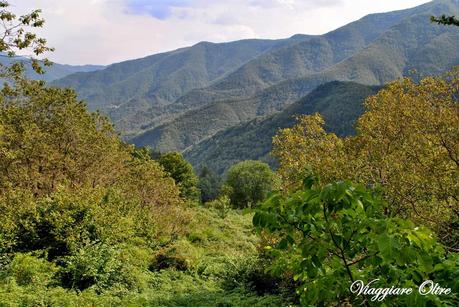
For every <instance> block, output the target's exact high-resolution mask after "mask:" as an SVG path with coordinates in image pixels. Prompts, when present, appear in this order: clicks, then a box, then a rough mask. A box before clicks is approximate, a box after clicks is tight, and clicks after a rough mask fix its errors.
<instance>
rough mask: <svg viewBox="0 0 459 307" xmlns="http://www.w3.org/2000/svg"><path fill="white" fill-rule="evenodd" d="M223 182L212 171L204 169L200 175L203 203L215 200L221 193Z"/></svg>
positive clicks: (199, 185) (199, 184)
mask: <svg viewBox="0 0 459 307" xmlns="http://www.w3.org/2000/svg"><path fill="white" fill-rule="evenodd" d="M220 186H221V180H220V178H219V177H218V176H217V174H215V173H214V172H212V171H211V170H210V169H208V168H207V167H203V168H202V170H201V172H200V173H199V183H198V187H199V190H200V191H201V201H202V202H203V203H205V202H208V201H210V200H214V199H216V198H217V197H218V194H219V192H220Z"/></svg>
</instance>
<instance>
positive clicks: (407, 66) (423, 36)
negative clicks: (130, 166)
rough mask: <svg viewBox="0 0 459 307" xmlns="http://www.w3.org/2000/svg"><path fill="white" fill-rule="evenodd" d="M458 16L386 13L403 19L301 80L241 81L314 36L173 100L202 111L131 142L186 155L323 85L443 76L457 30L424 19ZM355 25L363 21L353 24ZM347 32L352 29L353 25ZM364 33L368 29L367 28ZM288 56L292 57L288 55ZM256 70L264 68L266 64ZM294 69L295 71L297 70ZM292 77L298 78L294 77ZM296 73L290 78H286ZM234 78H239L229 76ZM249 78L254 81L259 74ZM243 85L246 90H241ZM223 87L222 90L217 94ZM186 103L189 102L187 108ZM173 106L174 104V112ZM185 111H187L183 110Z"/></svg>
mask: <svg viewBox="0 0 459 307" xmlns="http://www.w3.org/2000/svg"><path fill="white" fill-rule="evenodd" d="M458 11H459V5H458V4H457V2H454V1H435V2H433V3H428V4H426V5H423V6H420V7H417V8H415V9H410V10H405V11H401V12H395V13H387V14H388V16H391V14H395V15H396V16H403V18H402V19H399V20H398V23H396V24H394V25H392V26H391V27H389V28H388V29H386V30H385V31H384V32H382V33H380V34H379V36H378V38H377V39H376V40H374V41H372V42H371V43H369V44H368V45H367V46H366V47H365V48H362V49H361V50H360V51H358V52H355V54H353V55H351V56H349V57H347V58H346V59H344V60H342V61H338V62H337V63H336V64H335V65H330V66H329V67H327V68H325V69H322V70H321V71H317V72H311V73H306V74H305V75H304V76H303V77H299V78H292V79H287V80H283V81H279V80H282V78H281V77H279V78H278V79H276V80H275V81H273V83H274V85H271V86H269V87H264V86H262V85H261V84H269V82H268V81H266V80H268V79H269V78H271V79H270V80H273V77H272V74H269V73H265V74H262V75H263V76H264V79H263V80H264V81H263V82H261V81H260V80H261V78H259V77H253V76H252V77H251V78H246V77H245V76H246V74H245V72H246V71H249V69H248V68H247V67H254V66H255V67H257V66H256V65H255V64H254V63H260V62H268V61H264V59H266V58H282V57H275V56H274V55H277V54H279V53H282V52H284V51H286V50H290V51H292V50H296V48H297V47H298V46H303V47H304V46H308V45H310V44H313V43H314V42H315V41H316V40H317V37H313V38H310V39H309V40H307V41H304V42H301V43H297V44H294V45H293V46H286V47H283V48H279V49H277V50H275V51H273V52H269V53H265V54H263V55H261V56H260V57H258V58H256V59H254V60H252V61H250V62H249V63H247V64H245V65H244V66H242V67H241V68H240V69H238V70H237V71H235V72H234V73H232V74H230V75H229V76H228V77H226V78H224V79H222V80H221V81H219V82H217V83H215V84H214V85H211V86H210V87H208V88H205V89H199V90H194V91H191V92H190V93H189V94H187V95H185V96H184V97H182V98H180V99H179V100H178V101H177V104H178V106H179V105H184V106H188V107H189V106H190V105H192V104H194V105H199V101H203V102H202V103H201V104H202V105H203V106H202V107H197V108H194V109H192V110H189V111H187V112H184V113H183V114H181V115H180V112H177V111H176V112H175V113H176V114H179V115H178V117H177V118H175V119H174V120H171V121H169V122H167V123H162V124H161V125H159V126H157V127H154V126H153V128H152V129H150V130H148V131H146V132H144V133H142V134H140V135H138V136H136V137H135V138H133V139H132V142H134V143H135V144H138V145H142V146H151V147H153V148H155V149H157V150H161V151H168V150H185V149H187V148H189V147H190V146H193V145H194V144H197V143H199V142H200V141H202V140H203V139H206V138H208V137H210V136H212V135H213V134H215V133H217V132H218V131H221V130H224V129H226V128H228V127H231V126H234V125H237V124H239V123H241V122H244V121H247V120H250V119H252V118H255V117H257V116H264V115H268V114H271V113H273V112H276V111H279V110H281V109H282V108H284V107H285V106H286V105H289V104H290V103H293V102H294V101H296V100H297V99H299V98H300V97H302V96H304V95H305V94H307V93H308V92H309V91H311V90H312V89H314V88H315V87H317V86H318V85H320V84H323V83H325V82H329V81H333V80H342V81H355V82H358V83H362V84H368V85H381V84H385V83H386V82H388V81H391V80H394V79H397V78H400V77H402V76H404V75H407V74H409V73H410V71H411V70H413V69H415V70H416V71H417V72H418V74H420V75H426V74H437V73H440V72H442V71H445V70H447V69H449V68H450V67H452V66H454V65H458V64H459V29H458V28H457V27H445V26H439V25H434V24H432V23H430V21H429V17H430V16H431V15H438V14H441V13H448V14H453V15H454V14H455V13H456V12H458ZM381 16H384V14H377V15H374V16H373V17H372V18H369V17H366V18H364V19H362V20H367V21H368V20H380V19H381ZM392 20H393V19H392ZM360 22H362V21H359V22H357V23H360ZM349 27H351V28H354V26H353V24H351V25H349ZM344 28H346V27H344ZM357 28H360V27H357ZM366 28H370V27H369V26H367V27H366ZM339 31H344V30H343V29H341V30H337V31H334V32H332V33H333V35H334V36H336V35H337V34H336V33H338V32H339ZM353 32H354V31H353ZM327 35H331V34H327ZM338 37H342V36H338ZM353 37H355V35H354V36H353ZM288 54H292V53H286V54H283V57H284V58H289V56H288ZM293 54H297V53H295V52H293ZM316 58H320V56H316ZM289 59H291V57H290V58H289ZM262 60H263V61H262ZM293 62H294V63H296V62H295V61H293ZM288 63H289V61H285V62H284V65H283V66H282V65H277V66H276V67H285V66H288ZM261 66H263V67H268V65H267V64H266V63H265V64H264V65H261ZM294 66H295V67H299V66H300V65H299V64H298V65H294ZM258 67H259V66H258ZM254 70H255V69H254ZM241 71H242V72H243V73H241ZM278 71H281V70H278ZM283 71H284V72H285V71H286V70H283ZM290 71H293V69H291V70H290ZM297 73H298V74H299V72H297ZM295 74H296V73H292V74H291V75H290V76H294V75H295ZM235 75H237V76H238V77H237V78H236V77H234V76H235ZM253 75H254V76H258V75H260V74H253ZM266 76H270V77H269V78H268V77H266ZM238 79H239V80H244V82H240V83H237V80H238ZM228 80H233V81H232V82H233V83H235V84H236V85H235V86H234V87H235V88H236V90H234V91H233V90H231V87H230V86H228V85H229V84H231V82H230V81H228ZM251 80H252V81H253V82H252V83H251ZM277 81H279V82H277ZM222 84H225V86H223V85H222ZM244 84H246V85H247V84H249V85H248V86H246V87H244ZM250 84H258V85H259V87H258V90H254V91H252V90H251V89H250V88H252V89H253V88H256V87H257V85H254V87H251V86H250ZM222 88H225V89H224V90H221V89H222ZM244 90H247V91H246V93H245V94H244V93H242V94H241V91H244ZM223 92H224V94H223ZM253 93H254V94H253ZM251 94H252V95H251ZM245 95H249V96H245ZM187 100H189V101H188V102H187V103H186V101H187ZM184 101H185V102H184ZM178 106H177V105H175V107H176V108H178ZM184 109H186V108H185V107H184Z"/></svg>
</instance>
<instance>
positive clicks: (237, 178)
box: [224, 160, 275, 208]
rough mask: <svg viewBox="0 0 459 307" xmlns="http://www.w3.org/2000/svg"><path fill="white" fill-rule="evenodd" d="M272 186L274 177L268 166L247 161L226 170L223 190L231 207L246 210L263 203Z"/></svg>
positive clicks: (258, 162)
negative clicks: (228, 198)
mask: <svg viewBox="0 0 459 307" xmlns="http://www.w3.org/2000/svg"><path fill="white" fill-rule="evenodd" d="M274 185H275V175H274V172H273V171H272V170H271V168H270V167H269V165H268V164H266V163H264V162H260V161H251V160H248V161H242V162H239V163H237V164H235V165H233V166H232V167H231V168H230V169H229V170H228V173H227V175H226V181H225V187H224V189H226V193H228V196H229V197H230V200H231V203H232V205H233V206H235V207H237V208H247V207H251V206H254V205H256V204H257V203H259V202H260V201H263V200H264V199H265V198H266V196H267V195H268V193H269V192H270V191H271V190H272V189H273V188H274Z"/></svg>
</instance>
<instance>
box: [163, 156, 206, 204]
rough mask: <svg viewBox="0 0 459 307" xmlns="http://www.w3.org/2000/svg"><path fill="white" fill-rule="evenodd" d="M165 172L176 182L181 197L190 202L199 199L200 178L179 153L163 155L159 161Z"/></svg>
mask: <svg viewBox="0 0 459 307" xmlns="http://www.w3.org/2000/svg"><path fill="white" fill-rule="evenodd" d="M157 161H158V162H159V164H160V165H161V166H162V167H163V168H164V170H165V172H166V173H167V174H168V175H169V176H170V177H172V178H173V179H174V180H175V183H176V184H177V185H178V186H179V188H180V195H181V196H182V197H184V198H187V199H190V200H198V199H199V189H198V187H197V185H198V177H197V176H196V175H195V173H194V170H193V166H192V165H191V164H190V163H189V162H188V161H187V160H185V158H184V157H183V155H182V154H181V153H178V152H169V153H165V154H161V155H160V156H159V158H158V160H157Z"/></svg>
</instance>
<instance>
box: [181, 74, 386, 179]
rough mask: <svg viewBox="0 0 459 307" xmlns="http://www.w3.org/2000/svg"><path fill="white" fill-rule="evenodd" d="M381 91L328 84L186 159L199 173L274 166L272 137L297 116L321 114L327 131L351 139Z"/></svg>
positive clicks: (218, 136)
mask: <svg viewBox="0 0 459 307" xmlns="http://www.w3.org/2000/svg"><path fill="white" fill-rule="evenodd" d="M378 89H379V87H377V86H368V85H362V84H358V83H354V82H339V81H334V82H330V83H326V84H324V85H321V86H319V87H318V88H317V89H315V90H314V91H312V92H311V93H310V94H308V95H307V96H306V97H304V98H302V99H301V100H299V101H297V102H295V103H293V104H291V105H290V106H288V107H287V108H285V110H283V111H282V112H280V113H277V114H274V115H271V116H268V117H266V118H257V119H254V120H251V121H249V122H246V123H244V124H240V125H237V126H234V127H232V128H229V129H226V130H224V131H222V132H219V133H217V134H216V135H214V136H213V137H211V138H209V139H206V140H204V141H202V142H201V143H199V144H197V145H195V146H193V147H192V148H190V149H189V150H187V151H185V157H186V158H187V159H188V160H189V161H190V162H191V163H192V164H193V165H194V166H195V167H196V168H198V169H199V168H201V167H202V166H207V167H209V168H211V169H213V170H214V171H216V172H218V173H220V174H222V173H223V172H224V171H225V170H226V169H227V168H228V167H230V166H231V165H233V164H234V163H237V162H238V161H241V160H249V159H250V160H258V159H262V160H265V161H268V162H270V163H272V164H274V160H273V159H272V158H271V157H270V156H269V152H270V151H271V148H272V137H273V136H274V135H275V134H276V132H277V131H278V130H279V129H281V128H287V127H292V126H293V125H294V124H295V117H296V116H297V115H302V114H313V113H316V112H319V113H320V114H322V115H323V116H324V118H325V121H326V127H325V128H326V130H327V131H330V132H334V133H336V134H338V135H340V136H344V135H349V134H352V133H353V124H354V122H355V120H356V119H357V118H358V117H359V116H360V115H361V114H362V113H363V101H364V100H365V98H367V97H368V96H370V95H373V94H375V93H376V92H377V91H378Z"/></svg>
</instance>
